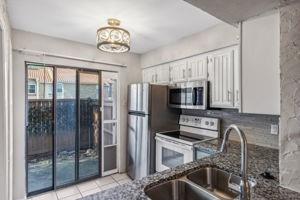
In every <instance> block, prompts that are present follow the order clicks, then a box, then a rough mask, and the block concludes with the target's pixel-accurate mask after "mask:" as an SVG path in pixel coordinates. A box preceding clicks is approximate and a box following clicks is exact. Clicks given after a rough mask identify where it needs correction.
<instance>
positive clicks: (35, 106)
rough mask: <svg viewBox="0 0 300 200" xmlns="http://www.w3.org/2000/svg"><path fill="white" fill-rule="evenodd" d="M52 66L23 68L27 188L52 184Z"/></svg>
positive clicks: (40, 187)
mask: <svg viewBox="0 0 300 200" xmlns="http://www.w3.org/2000/svg"><path fill="white" fill-rule="evenodd" d="M52 75H53V68H52V67H40V66H35V65H31V66H28V68H27V85H26V86H27V87H26V88H27V106H26V109H27V116H28V117H27V119H26V139H27V149H26V160H27V191H28V193H32V192H35V191H43V190H49V189H51V188H53V180H54V179H53V172H54V168H53V158H54V154H53V141H54V132H53V130H54V128H53V120H54V114H53V111H54V101H53V79H52V78H51V77H52Z"/></svg>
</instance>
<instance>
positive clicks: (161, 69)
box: [156, 64, 170, 85]
mask: <svg viewBox="0 0 300 200" xmlns="http://www.w3.org/2000/svg"><path fill="white" fill-rule="evenodd" d="M156 76H157V80H156V83H157V84H161V85H168V84H169V82H170V69H169V64H164V65H160V66H158V67H156Z"/></svg>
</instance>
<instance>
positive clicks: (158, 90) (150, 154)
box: [127, 83, 179, 179]
mask: <svg viewBox="0 0 300 200" xmlns="http://www.w3.org/2000/svg"><path fill="white" fill-rule="evenodd" d="M167 100H168V87H167V86H162V85H151V84H148V83H138V84H131V85H129V86H128V131H127V134H128V135H127V171H128V172H127V173H128V175H129V176H130V177H131V178H132V179H139V178H142V177H145V176H147V175H149V174H152V173H154V172H155V133H157V132H160V131H167V130H175V129H178V120H179V110H178V109H174V108H173V109H172V108H168V101H167Z"/></svg>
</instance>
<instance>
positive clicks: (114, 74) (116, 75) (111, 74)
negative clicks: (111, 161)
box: [101, 71, 121, 176]
mask: <svg viewBox="0 0 300 200" xmlns="http://www.w3.org/2000/svg"><path fill="white" fill-rule="evenodd" d="M104 77H111V78H115V79H116V80H117V116H116V118H117V119H116V120H107V121H108V122H109V123H111V122H115V123H116V124H117V145H116V146H117V168H116V169H113V170H110V171H104V170H103V169H104V162H103V159H104V151H103V145H104V144H103V138H102V140H101V175H102V176H108V175H110V174H114V173H117V172H119V164H120V106H121V103H120V81H119V73H118V72H107V71H101V80H103V78H104ZM102 83H103V82H101V87H102V89H101V91H103V85H102ZM101 96H102V95H101ZM103 99H104V98H103V97H101V101H102V102H101V106H102V108H101V110H102V112H101V124H102V126H101V127H102V128H101V136H102V135H103V127H104V126H103V125H104V123H103V119H104V118H103V114H104V108H103Z"/></svg>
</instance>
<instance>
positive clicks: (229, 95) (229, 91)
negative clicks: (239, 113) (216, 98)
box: [227, 90, 231, 101]
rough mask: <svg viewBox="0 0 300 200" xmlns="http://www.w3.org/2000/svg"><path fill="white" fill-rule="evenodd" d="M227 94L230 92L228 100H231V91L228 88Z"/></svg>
mask: <svg viewBox="0 0 300 200" xmlns="http://www.w3.org/2000/svg"><path fill="white" fill-rule="evenodd" d="M227 94H228V96H227V98H228V101H230V100H231V92H230V91H229V90H228V92H227Z"/></svg>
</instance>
